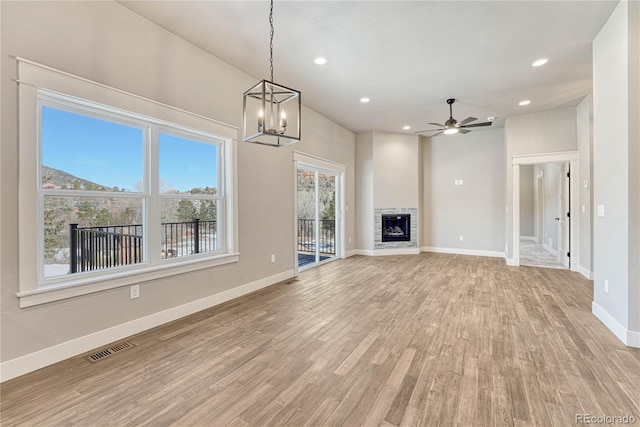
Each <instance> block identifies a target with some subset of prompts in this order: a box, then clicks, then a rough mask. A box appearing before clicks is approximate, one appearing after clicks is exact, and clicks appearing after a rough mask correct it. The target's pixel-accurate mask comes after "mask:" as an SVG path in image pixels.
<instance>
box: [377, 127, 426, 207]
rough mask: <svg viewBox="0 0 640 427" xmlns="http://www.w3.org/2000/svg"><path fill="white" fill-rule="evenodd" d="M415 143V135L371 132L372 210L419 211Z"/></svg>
mask: <svg viewBox="0 0 640 427" xmlns="http://www.w3.org/2000/svg"><path fill="white" fill-rule="evenodd" d="M419 141H420V137H419V136H417V135H411V134H395V133H382V132H374V133H373V207H374V208H415V209H417V208H419V205H420V202H419V197H420V195H419V194H418V185H419V179H418V176H419V169H420V156H419V145H420V144H419Z"/></svg>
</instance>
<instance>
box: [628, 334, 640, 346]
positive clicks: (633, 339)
mask: <svg viewBox="0 0 640 427" xmlns="http://www.w3.org/2000/svg"><path fill="white" fill-rule="evenodd" d="M627 345H628V346H629V347H635V348H640V332H636V331H627Z"/></svg>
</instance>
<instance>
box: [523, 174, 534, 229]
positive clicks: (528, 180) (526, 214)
mask: <svg viewBox="0 0 640 427" xmlns="http://www.w3.org/2000/svg"><path fill="white" fill-rule="evenodd" d="M533 182H534V175H533V165H522V166H520V236H526V237H532V236H534V235H535V219H536V218H535V208H534V200H533V196H534V194H533Z"/></svg>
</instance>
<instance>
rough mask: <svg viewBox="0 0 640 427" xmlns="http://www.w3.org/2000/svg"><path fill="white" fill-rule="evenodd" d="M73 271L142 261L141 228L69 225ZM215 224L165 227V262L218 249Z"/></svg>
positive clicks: (163, 226)
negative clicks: (177, 257) (167, 259)
mask: <svg viewBox="0 0 640 427" xmlns="http://www.w3.org/2000/svg"><path fill="white" fill-rule="evenodd" d="M69 229H70V230H69V231H70V242H69V243H70V271H71V273H77V272H81V271H94V270H100V269H104V268H111V267H117V266H121V265H130V264H137V263H139V262H142V261H143V251H142V246H143V240H142V224H129V225H110V226H102V227H78V224H69ZM216 236H217V233H216V221H200V220H199V219H194V220H192V221H186V222H167V223H162V237H161V242H162V258H172V257H176V256H183V255H189V254H197V253H200V252H210V251H214V250H216V249H217V247H216V245H217V242H216Z"/></svg>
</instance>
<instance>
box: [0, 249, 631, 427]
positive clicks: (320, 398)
mask: <svg viewBox="0 0 640 427" xmlns="http://www.w3.org/2000/svg"><path fill="white" fill-rule="evenodd" d="M591 300H592V289H591V282H589V281H587V280H585V279H584V278H583V277H582V276H580V275H578V274H576V273H572V272H569V271H563V270H553V269H540V268H530V267H520V268H516V267H507V266H506V265H505V263H504V260H502V259H495V258H481V257H470V256H459V255H445V254H428V253H424V254H421V255H419V256H401V257H352V258H349V259H346V260H341V261H336V262H333V263H329V264H326V265H323V266H321V267H319V268H316V269H312V270H308V271H306V272H304V273H302V274H301V275H300V277H299V279H298V280H296V281H292V282H290V283H280V284H278V285H275V286H272V287H269V288H267V289H264V290H262V291H259V292H257V293H254V294H252V295H249V296H245V297H243V298H239V299H237V300H234V301H230V302H228V303H226V304H223V305H220V306H217V307H214V308H211V309H209V310H206V311H203V312H200V313H197V314H195V315H192V316H189V317H187V318H184V319H182V320H179V321H176V322H173V323H170V324H167V325H165V326H162V327H158V328H155V329H153V330H151V331H148V332H145V333H142V334H139V335H136V336H133V337H131V338H130V339H129V340H128V341H130V342H132V343H135V344H136V347H134V348H132V349H129V350H126V351H122V352H119V353H116V354H115V355H113V356H110V357H108V358H106V359H103V360H101V361H99V362H96V363H93V364H90V363H88V362H86V361H85V360H84V359H83V358H81V357H77V358H73V359H70V360H67V361H65V362H61V363H59V364H57V365H54V366H51V367H48V368H45V369H43V370H40V371H38V372H34V373H31V374H28V375H25V376H23V377H20V378H17V379H14V380H12V381H9V382H7V383H5V384H3V386H2V407H1V409H2V418H1V424H2V426H14V425H34V426H48V425H56V426H71V425H78V426H109V425H114V426H144V425H151V426H165V425H176V426H192V425H199V426H226V425H231V426H246V425H272V426H280V425H292V426H302V425H317V426H325V425H326V426H338V425H345V426H358V425H364V426H375V425H387V426H388V425H397V426H398V425H406V426H418V425H429V426H430V425H442V426H453V425H462V426H489V425H496V426H503V425H504V426H510V425H517V426H522V425H540V426H551V425H556V426H569V425H575V424H576V423H575V417H576V414H584V413H586V414H592V415H611V416H614V415H626V414H629V415H634V416H635V417H636V420H637V421H636V423H640V350H639V349H631V348H627V347H625V346H624V345H623V344H622V343H621V342H620V341H618V339H617V338H615V337H614V335H613V334H612V333H611V332H610V331H609V330H608V329H606V328H605V327H604V326H603V325H602V324H601V323H600V322H599V321H598V320H597V319H596V318H595V317H594V316H593V315H592V314H591V309H590V307H591Z"/></svg>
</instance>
